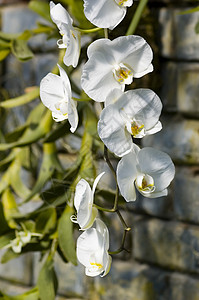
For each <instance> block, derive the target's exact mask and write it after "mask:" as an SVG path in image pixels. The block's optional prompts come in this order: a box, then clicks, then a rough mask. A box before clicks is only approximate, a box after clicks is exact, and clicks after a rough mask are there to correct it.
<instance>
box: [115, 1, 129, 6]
mask: <svg viewBox="0 0 199 300" xmlns="http://www.w3.org/2000/svg"><path fill="white" fill-rule="evenodd" d="M127 1H128V0H115V2H116V3H117V4H118V5H119V6H126V5H125V3H126V2H127Z"/></svg>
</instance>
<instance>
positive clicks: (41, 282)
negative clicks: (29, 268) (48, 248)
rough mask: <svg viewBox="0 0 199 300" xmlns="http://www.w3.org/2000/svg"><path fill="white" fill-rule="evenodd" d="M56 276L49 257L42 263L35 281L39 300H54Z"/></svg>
mask: <svg viewBox="0 0 199 300" xmlns="http://www.w3.org/2000/svg"><path fill="white" fill-rule="evenodd" d="M56 285H57V282H56V274H55V271H54V262H53V259H52V257H51V256H48V257H47V260H46V261H45V262H44V264H43V266H42V268H41V270H40V273H39V276H38V280H37V286H38V289H39V296H40V299H41V300H47V299H48V300H55V296H56V288H57V286H56Z"/></svg>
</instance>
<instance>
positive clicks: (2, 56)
mask: <svg viewBox="0 0 199 300" xmlns="http://www.w3.org/2000/svg"><path fill="white" fill-rule="evenodd" d="M9 53H10V49H3V50H0V61H2V60H4V59H5V58H6V57H7V56H8V54H9Z"/></svg>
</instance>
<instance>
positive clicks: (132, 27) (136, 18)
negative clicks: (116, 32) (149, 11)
mask: <svg viewBox="0 0 199 300" xmlns="http://www.w3.org/2000/svg"><path fill="white" fill-rule="evenodd" d="M147 2H148V0H140V2H139V5H138V7H137V9H136V12H135V14H134V16H133V19H132V21H131V24H130V25H129V28H128V30H127V32H126V35H131V34H134V32H135V30H136V28H137V25H138V23H139V21H140V19H141V16H142V13H143V11H144V9H145V7H146V5H147Z"/></svg>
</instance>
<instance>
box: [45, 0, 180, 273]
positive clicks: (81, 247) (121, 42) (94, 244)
mask: <svg viewBox="0 0 199 300" xmlns="http://www.w3.org/2000/svg"><path fill="white" fill-rule="evenodd" d="M132 4H133V0H98V1H97V0H84V13H85V16H86V17H87V19H88V20H89V21H90V22H91V23H93V24H94V25H95V26H98V27H101V28H109V29H113V28H115V27H116V26H117V25H118V24H119V23H120V22H121V21H122V19H123V18H124V16H125V14H126V9H127V7H129V6H131V5H132ZM110 11H111V17H110ZM50 14H51V18H52V20H53V22H54V23H55V24H56V25H57V27H58V29H59V32H60V34H61V36H62V38H61V39H59V40H58V42H57V45H58V47H59V48H65V49H66V51H65V55H64V58H63V62H64V64H65V65H66V66H69V65H72V66H73V67H76V66H77V65H78V61H79V55H80V48H81V47H80V29H78V28H74V27H73V25H72V24H73V20H72V19H71V17H70V15H69V14H68V12H67V11H66V10H65V9H64V8H63V7H62V5H61V4H57V5H55V4H54V3H53V2H51V3H50ZM87 55H88V61H87V62H86V63H85V64H84V66H83V70H82V76H81V87H82V89H83V90H84V92H85V93H86V94H87V95H88V96H89V97H90V98H91V99H92V100H94V101H96V102H103V103H104V106H103V107H104V108H103V110H102V112H101V115H100V118H99V122H98V134H99V137H100V138H101V140H102V141H103V143H104V144H105V146H106V147H107V148H108V149H109V150H110V151H111V152H112V153H114V154H115V155H116V156H118V157H120V158H121V160H120V161H119V163H118V166H117V171H116V177H117V184H118V186H119V190H120V193H121V195H122V196H123V197H124V199H125V200H126V201H135V200H136V190H137V191H138V192H139V193H141V194H142V195H143V196H145V197H148V198H156V197H160V196H165V195H167V188H168V186H169V184H170V182H171V181H172V179H173V177H174V173H175V170H174V165H173V163H172V161H171V159H170V157H169V156H168V155H167V154H166V153H163V152H161V151H158V150H156V149H154V148H150V147H146V148H142V149H140V148H139V147H138V146H137V145H136V144H135V139H137V138H139V139H141V138H143V137H144V136H146V135H151V134H155V133H156V132H158V131H160V130H161V129H162V125H161V122H160V121H159V117H160V114H161V110H162V103H161V100H160V99H159V97H158V96H157V95H156V94H155V93H154V92H153V91H152V90H150V89H144V88H142V89H134V90H128V91H125V86H126V85H130V84H131V83H132V82H133V80H134V78H140V77H142V76H144V75H146V74H148V73H150V72H152V71H153V65H152V59H153V52H152V49H151V47H150V46H149V44H148V43H147V42H146V41H145V40H144V39H143V38H142V37H140V36H137V35H129V36H121V37H117V38H115V39H114V40H109V39H108V38H100V39H98V40H96V41H94V42H92V43H91V44H90V45H89V47H88V49H87ZM58 67H59V72H60V76H58V75H55V74H52V73H49V74H48V75H47V76H46V77H44V78H43V80H42V81H41V85H40V96H41V101H42V102H43V104H44V105H45V106H46V107H47V108H49V109H50V110H51V111H52V117H53V119H54V120H55V121H58V122H59V121H63V120H65V119H68V121H69V123H70V125H71V132H74V131H75V130H76V128H77V126H78V114H77V105H76V101H75V100H74V99H73V97H72V91H71V85H70V81H69V78H68V76H67V74H66V72H65V71H64V69H63V68H61V67H60V66H59V65H58ZM102 175H103V173H101V174H100V175H98V177H97V178H96V179H95V181H94V184H93V188H92V190H91V188H90V185H89V184H88V182H87V181H86V180H85V179H81V180H80V181H79V182H78V184H77V186H76V192H75V197H74V206H75V208H76V211H77V213H76V215H75V216H72V217H71V220H72V221H73V222H75V223H78V224H79V226H80V229H81V230H83V231H84V232H83V233H82V234H81V235H80V236H79V238H78V240H77V258H78V260H79V262H80V263H82V264H83V265H84V266H85V268H86V271H85V272H86V274H87V275H89V276H96V275H101V276H105V275H106V274H107V273H108V271H109V269H110V265H111V257H110V255H109V254H108V249H109V233H108V229H107V227H106V225H105V224H104V222H103V221H102V220H100V219H99V218H97V214H98V210H97V208H96V207H95V206H94V205H93V200H94V192H95V188H96V186H97V183H98V181H99V180H100V178H101V176H102Z"/></svg>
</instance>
